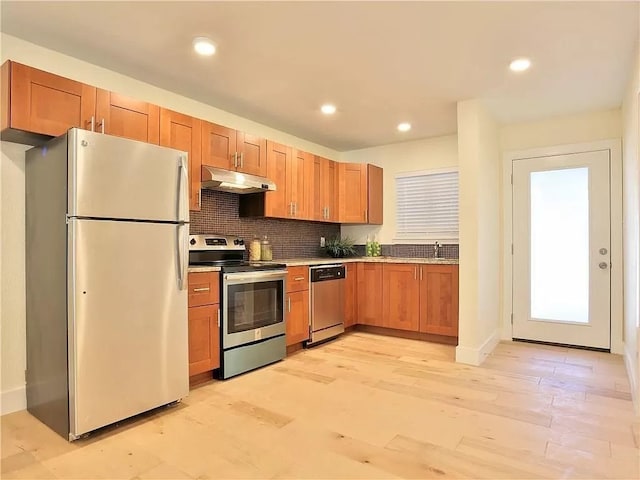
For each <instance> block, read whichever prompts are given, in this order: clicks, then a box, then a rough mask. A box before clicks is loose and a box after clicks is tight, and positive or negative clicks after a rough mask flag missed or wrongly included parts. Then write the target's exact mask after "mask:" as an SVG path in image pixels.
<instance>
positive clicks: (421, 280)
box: [420, 267, 422, 281]
mask: <svg viewBox="0 0 640 480" xmlns="http://www.w3.org/2000/svg"><path fill="white" fill-rule="evenodd" d="M420 281H422V267H420Z"/></svg>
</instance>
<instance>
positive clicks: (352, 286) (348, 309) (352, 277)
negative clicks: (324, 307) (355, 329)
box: [344, 262, 358, 328]
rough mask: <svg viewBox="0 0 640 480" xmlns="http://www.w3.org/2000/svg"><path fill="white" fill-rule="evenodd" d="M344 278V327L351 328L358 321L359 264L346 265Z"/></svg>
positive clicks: (350, 263)
mask: <svg viewBox="0 0 640 480" xmlns="http://www.w3.org/2000/svg"><path fill="white" fill-rule="evenodd" d="M344 266H345V270H346V273H345V278H344V326H345V328H346V327H350V326H352V325H355V324H356V323H357V321H358V264H357V263H355V262H349V263H345V265H344Z"/></svg>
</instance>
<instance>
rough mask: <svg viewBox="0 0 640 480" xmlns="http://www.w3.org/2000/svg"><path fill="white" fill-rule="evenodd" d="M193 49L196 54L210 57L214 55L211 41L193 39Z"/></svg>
mask: <svg viewBox="0 0 640 480" xmlns="http://www.w3.org/2000/svg"><path fill="white" fill-rule="evenodd" d="M193 49H194V50H195V51H196V53H198V54H200V55H204V56H206V57H210V56H211V55H213V54H214V53H216V46H215V45H214V44H213V42H212V41H211V40H209V39H208V38H205V37H196V38H194V39H193Z"/></svg>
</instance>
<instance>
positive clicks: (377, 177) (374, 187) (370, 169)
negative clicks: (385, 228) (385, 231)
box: [367, 165, 384, 225]
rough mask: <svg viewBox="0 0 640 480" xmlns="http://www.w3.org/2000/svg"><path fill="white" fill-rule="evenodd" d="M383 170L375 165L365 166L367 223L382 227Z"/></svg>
mask: <svg viewBox="0 0 640 480" xmlns="http://www.w3.org/2000/svg"><path fill="white" fill-rule="evenodd" d="M382 174H383V170H382V168H380V167H376V166H375V165H367V223H370V224H372V225H382V204H383V193H384V191H383V188H382Z"/></svg>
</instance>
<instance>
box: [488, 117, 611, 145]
mask: <svg viewBox="0 0 640 480" xmlns="http://www.w3.org/2000/svg"><path fill="white" fill-rule="evenodd" d="M621 132H622V119H621V116H620V109H617V108H616V109H612V110H603V111H597V112H587V113H581V114H578V115H567V116H562V117H554V118H549V119H545V120H542V121H537V122H527V123H515V124H511V125H504V126H502V128H501V129H500V147H501V148H502V150H503V151H509V150H525V149H529V148H538V147H550V146H553V145H567V144H573V143H586V142H594V141H596V140H609V139H612V138H620V134H621Z"/></svg>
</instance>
